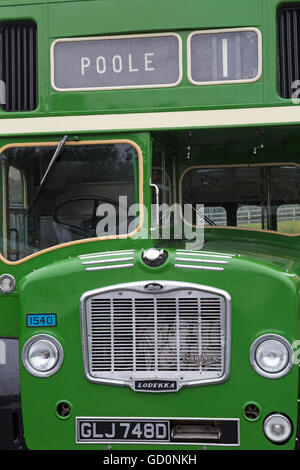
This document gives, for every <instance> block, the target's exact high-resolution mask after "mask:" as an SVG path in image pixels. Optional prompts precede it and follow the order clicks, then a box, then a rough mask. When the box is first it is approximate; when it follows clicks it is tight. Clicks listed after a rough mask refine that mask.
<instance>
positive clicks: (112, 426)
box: [76, 418, 170, 443]
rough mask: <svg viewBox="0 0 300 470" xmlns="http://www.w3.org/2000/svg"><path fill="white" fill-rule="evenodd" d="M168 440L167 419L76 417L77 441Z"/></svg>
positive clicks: (168, 425) (168, 424)
mask: <svg viewBox="0 0 300 470" xmlns="http://www.w3.org/2000/svg"><path fill="white" fill-rule="evenodd" d="M169 441H170V421H169V420H153V419H151V420H149V419H136V418H135V419H134V418H132V419H131V418H129V419H128V418H127V419H106V418H76V442H77V443H101V442H102V443H104V442H141V443H143V442H169Z"/></svg>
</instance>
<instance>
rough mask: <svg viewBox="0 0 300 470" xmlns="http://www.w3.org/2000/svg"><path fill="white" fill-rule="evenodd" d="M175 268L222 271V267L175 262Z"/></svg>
mask: <svg viewBox="0 0 300 470" xmlns="http://www.w3.org/2000/svg"><path fill="white" fill-rule="evenodd" d="M175 268H182V269H200V270H202V271H224V268H216V267H213V266H196V265H192V264H175Z"/></svg>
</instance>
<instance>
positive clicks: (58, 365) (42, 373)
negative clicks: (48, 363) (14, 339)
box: [22, 334, 64, 377]
mask: <svg viewBox="0 0 300 470" xmlns="http://www.w3.org/2000/svg"><path fill="white" fill-rule="evenodd" d="M37 341H48V342H50V343H52V344H53V345H54V346H55V347H56V349H57V353H58V359H57V362H56V364H55V365H54V367H53V368H52V369H50V370H46V371H40V370H37V369H35V368H34V367H33V366H32V365H31V363H30V361H29V358H28V353H29V349H30V347H31V346H32V345H33V344H34V343H36V342H37ZM63 361H64V350H63V348H62V345H61V344H60V342H59V341H58V340H57V339H56V338H54V337H53V336H51V335H47V334H37V335H34V336H32V337H31V338H29V339H28V340H27V341H26V343H25V344H24V346H23V349H22V362H23V366H24V367H25V369H26V370H27V372H29V373H30V374H31V375H34V376H35V377H51V376H52V375H54V374H56V372H58V370H59V369H60V368H61V366H62V364H63Z"/></svg>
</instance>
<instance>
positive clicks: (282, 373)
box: [249, 334, 294, 379]
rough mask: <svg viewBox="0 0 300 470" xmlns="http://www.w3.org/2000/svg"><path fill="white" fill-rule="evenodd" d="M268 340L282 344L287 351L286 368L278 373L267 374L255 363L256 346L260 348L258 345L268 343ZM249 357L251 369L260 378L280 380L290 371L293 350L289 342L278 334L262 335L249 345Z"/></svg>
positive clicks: (292, 363)
mask: <svg viewBox="0 0 300 470" xmlns="http://www.w3.org/2000/svg"><path fill="white" fill-rule="evenodd" d="M268 340H275V341H278V342H280V343H282V344H283V345H284V346H285V347H286V349H287V351H288V355H289V360H288V362H287V364H286V366H285V367H284V368H283V369H282V370H280V371H279V372H267V371H265V370H264V369H262V368H261V367H260V365H259V364H258V363H257V361H256V350H257V348H258V346H260V344H261V343H263V342H264V341H268ZM249 357H250V363H251V365H252V367H253V369H254V370H255V372H257V373H258V374H259V375H261V376H262V377H266V378H268V379H280V378H281V377H284V376H285V375H286V374H287V373H288V372H289V371H290V370H291V369H292V367H293V365H294V350H293V348H292V346H291V344H290V342H289V341H288V340H287V339H286V338H284V337H283V336H281V335H278V334H264V335H262V336H259V337H258V338H256V340H255V341H254V342H253V343H252V345H251V348H250V355H249Z"/></svg>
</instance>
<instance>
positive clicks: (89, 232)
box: [53, 196, 119, 238]
mask: <svg viewBox="0 0 300 470" xmlns="http://www.w3.org/2000/svg"><path fill="white" fill-rule="evenodd" d="M78 201H94V207H93V212H92V217H91V218H90V219H87V220H84V221H82V222H81V224H80V226H77V225H73V224H68V223H66V222H62V221H61V220H59V218H58V212H59V210H60V209H61V208H62V207H63V206H65V205H67V204H70V203H72V202H78ZM99 201H101V202H105V203H108V204H112V205H113V206H114V207H116V209H117V210H118V211H119V203H118V202H117V201H115V200H114V199H109V198H108V197H104V196H81V197H74V198H72V199H67V200H66V201H63V202H61V203H60V204H58V205H57V206H56V207H55V209H54V212H53V220H54V221H55V222H56V223H57V224H59V225H63V226H65V227H67V228H68V229H69V231H70V232H72V233H74V234H75V235H79V236H85V237H87V238H92V237H96V236H97V234H96V228H97V224H98V223H99V221H101V220H102V219H103V217H102V216H100V217H99V216H97V209H98V206H99Z"/></svg>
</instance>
